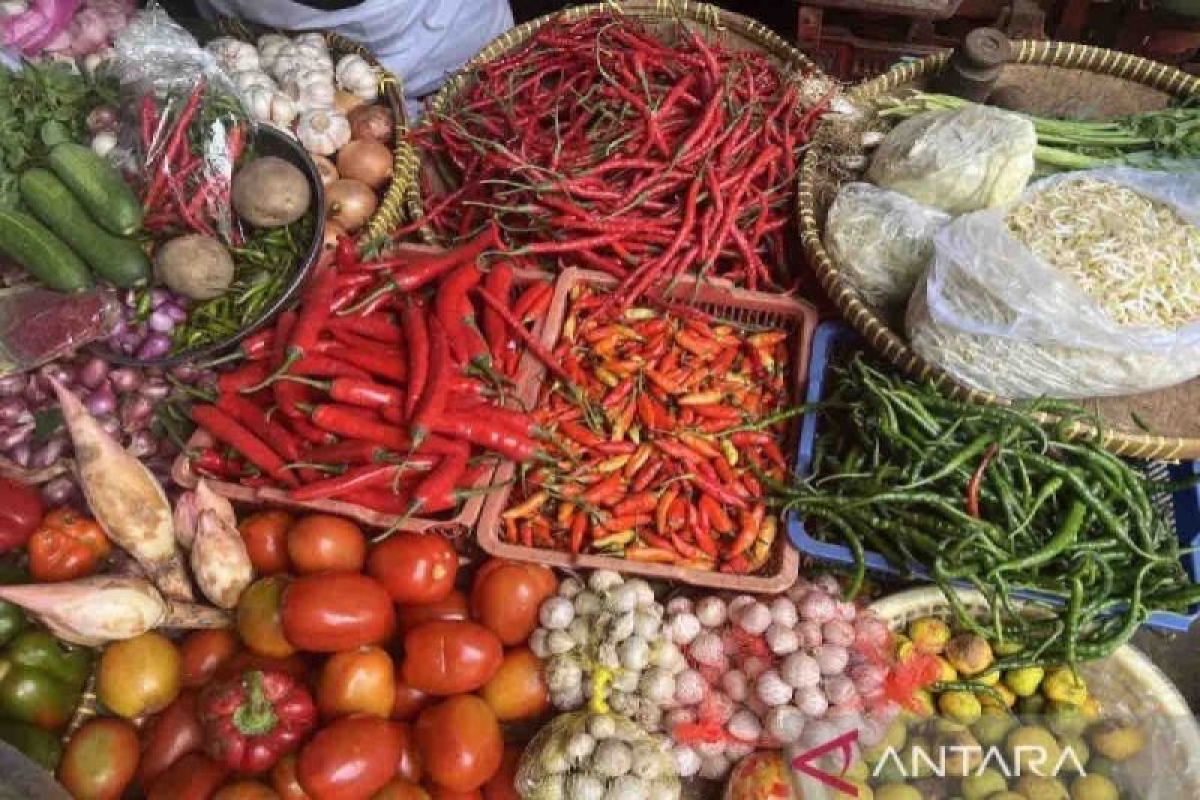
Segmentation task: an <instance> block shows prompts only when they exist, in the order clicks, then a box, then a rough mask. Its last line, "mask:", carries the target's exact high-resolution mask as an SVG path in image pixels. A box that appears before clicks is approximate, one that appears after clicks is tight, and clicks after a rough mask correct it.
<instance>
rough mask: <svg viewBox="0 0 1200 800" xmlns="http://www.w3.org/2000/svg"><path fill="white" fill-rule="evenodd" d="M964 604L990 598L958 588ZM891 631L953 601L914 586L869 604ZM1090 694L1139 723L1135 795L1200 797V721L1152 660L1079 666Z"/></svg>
mask: <svg viewBox="0 0 1200 800" xmlns="http://www.w3.org/2000/svg"><path fill="white" fill-rule="evenodd" d="M958 596H959V597H960V598H961V599H962V601H963V604H964V605H965V606H966V607H967V608H968V609H969V610H971V611H972V612H979V614H980V616H984V615H986V614H987V613H988V612H987V608H988V606H987V601H986V600H985V599H984V596H983V595H982V594H980V593H979V592H976V591H974V590H965V589H960V590H958ZM870 610H871V611H872V612H874V613H875V614H876V615H877V616H878V617H879V618H880V619H881V620H882V621H883V622H884V623H885V624H887V626H888V627H889V628H890V629H892V630H893V631H899V630H901V629H902V628H903V627H904V626H905V625H907V624H908V623H909V622H911V621H912V620H915V619H918V618H920V617H927V616H932V617H938V618H939V619H946V620H949V619H950V618H951V617H952V612H951V610H950V606H949V604H948V603H947V602H946V598H945V596H944V595H942V592H941V590H940V589H938V588H937V587H924V588H920V589H910V590H908V591H904V592H899V593H897V594H893V595H889V596H888V597H884V598H883V599H881V600H878V601H876V602H875V603H873V604H872V605H871V606H870ZM1079 670H1080V672H1081V673H1082V675H1083V677H1084V679H1085V680H1086V681H1087V684H1088V690H1089V692H1090V694H1091V695H1092V696H1093V697H1095V698H1096V699H1098V700H1099V701H1100V706H1101V709H1102V712H1101V713H1102V715H1103V717H1104V718H1105V719H1110V718H1125V719H1132V720H1134V721H1136V722H1138V723H1139V724H1141V725H1142V726H1143V727H1144V728H1145V729H1146V731H1147V735H1148V741H1149V744H1148V746H1147V747H1146V749H1145V750H1143V752H1142V753H1141V754H1140V755H1139V756H1136V757H1135V758H1134V759H1132V760H1131V761H1130V762H1128V763H1127V765H1126V768H1125V771H1124V774H1125V777H1126V778H1127V779H1128V780H1129V781H1130V782H1131V783H1133V784H1134V786H1133V788H1134V789H1136V794H1129V795H1127V794H1125V793H1122V795H1121V796H1122V797H1126V796H1129V797H1133V796H1136V797H1141V798H1146V799H1147V800H1151V799H1153V800H1168V799H1169V798H1170V799H1173V798H1182V797H1200V762H1198V761H1197V758H1196V753H1200V724H1198V723H1197V721H1196V717H1195V716H1194V715H1193V714H1192V711H1191V709H1190V708H1189V707H1188V703H1187V700H1185V699H1184V697H1183V695H1181V694H1180V693H1179V689H1177V688H1176V687H1175V684H1173V683H1171V680H1170V679H1169V678H1168V677H1167V676H1166V675H1164V674H1163V673H1162V671H1161V670H1160V669H1159V668H1158V667H1156V666H1155V665H1154V662H1152V661H1151V660H1150V659H1149V658H1147V657H1146V656H1145V655H1143V654H1142V652H1141V651H1140V650H1138V649H1137V648H1135V647H1133V646H1132V645H1124V646H1123V647H1121V648H1119V649H1118V650H1117V651H1116V652H1115V653H1113V654H1112V655H1111V656H1109V657H1108V658H1105V659H1102V660H1100V661H1092V662H1089V663H1086V664H1081V665H1080V666H1079Z"/></svg>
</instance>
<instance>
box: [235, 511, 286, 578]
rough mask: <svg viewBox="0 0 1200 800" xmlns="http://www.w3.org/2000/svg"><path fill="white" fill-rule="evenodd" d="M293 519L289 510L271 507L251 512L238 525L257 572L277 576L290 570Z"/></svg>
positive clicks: (257, 573)
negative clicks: (289, 547)
mask: <svg viewBox="0 0 1200 800" xmlns="http://www.w3.org/2000/svg"><path fill="white" fill-rule="evenodd" d="M292 522H293V520H292V515H291V514H289V513H288V512H286V511H280V510H278V509H271V510H269V511H259V512H258V513H255V514H251V515H250V516H248V517H246V518H245V519H244V520H242V521H241V522H240V523H239V524H238V532H239V533H241V534H242V541H243V542H245V543H246V553H247V554H248V555H249V556H250V564H251V565H252V566H253V567H254V572H255V574H256V575H275V574H276V573H280V572H288V571H289V570H290V568H291V562H290V561H289V560H288V551H287V535H288V529H289V528H291V527H292Z"/></svg>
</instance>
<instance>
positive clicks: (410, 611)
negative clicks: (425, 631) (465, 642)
mask: <svg viewBox="0 0 1200 800" xmlns="http://www.w3.org/2000/svg"><path fill="white" fill-rule="evenodd" d="M470 618H471V612H470V610H469V609H468V608H467V596H466V595H465V594H463V593H462V592H461V591H459V590H458V589H454V590H452V591H451V592H450V594H448V595H446V596H445V597H443V598H442V599H441V600H438V601H437V602H436V603H425V604H424V605H419V606H413V605H406V606H398V607H397V608H396V624H397V626H398V628H399V632H400V635H401V636H403V635H404V634H406V633H408V632H409V631H411V630H412V629H413V628H415V627H417V626H418V625H421V624H424V623H426V622H436V621H438V620H457V621H459V622H461V621H463V620H467V619H470Z"/></svg>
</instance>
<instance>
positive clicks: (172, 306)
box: [158, 303, 188, 324]
mask: <svg viewBox="0 0 1200 800" xmlns="http://www.w3.org/2000/svg"><path fill="white" fill-rule="evenodd" d="M158 310H159V311H161V312H163V313H164V314H166V315H167V316H169V317H170V318H171V319H172V321H174V322H175V323H176V324H178V323H180V322H187V318H188V312H187V309H185V308H184V307H183V306H181V305H179V304H178V303H164V304H163V307H162V308H160V309H158Z"/></svg>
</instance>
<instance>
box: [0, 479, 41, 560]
mask: <svg viewBox="0 0 1200 800" xmlns="http://www.w3.org/2000/svg"><path fill="white" fill-rule="evenodd" d="M44 512H45V509H44V508H43V507H42V496H41V495H40V494H39V493H38V490H37V489H35V488H34V487H32V486H29V485H27V484H24V483H21V482H20V481H15V480H13V479H11V478H5V477H0V553H7V552H8V551H10V550H16V549H18V548H21V547H24V546H25V544H26V543H27V542H28V541H29V537H30V536H32V535H33V532H34V531H36V530H37V529H38V524H39V523H40V522H41V521H42V514H43V513H44Z"/></svg>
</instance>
